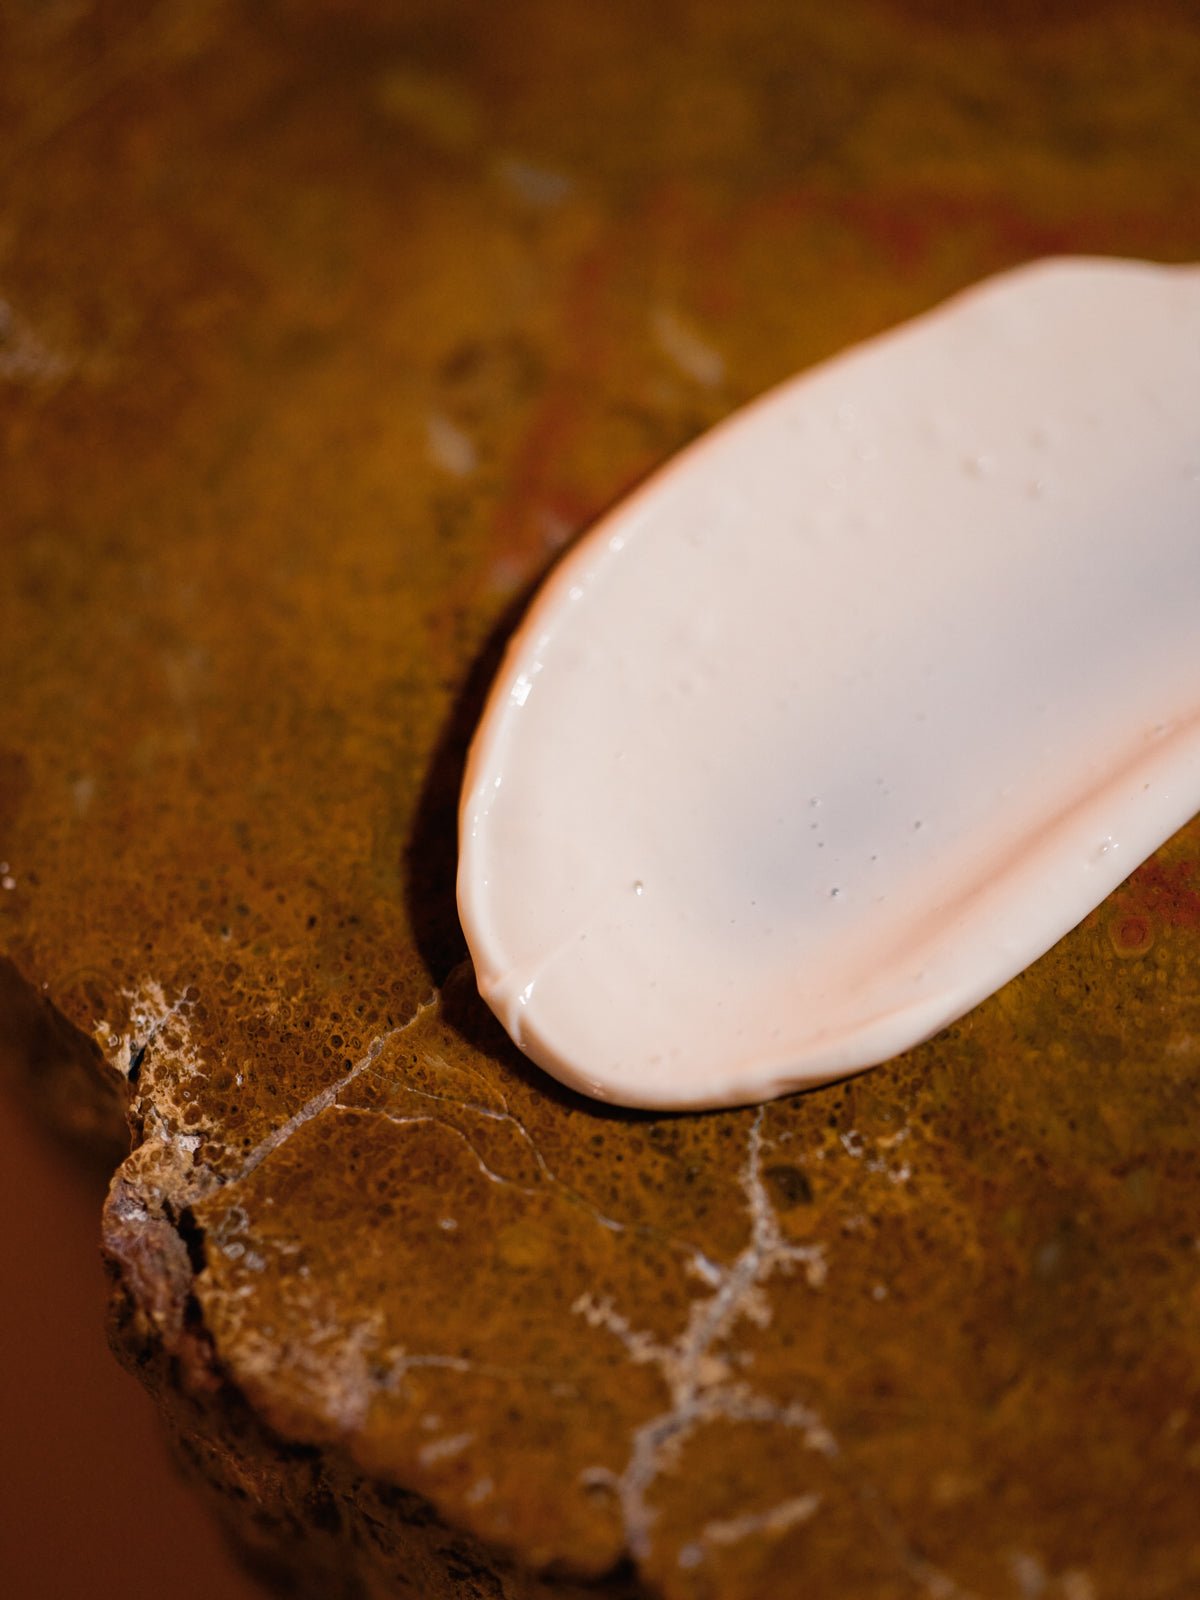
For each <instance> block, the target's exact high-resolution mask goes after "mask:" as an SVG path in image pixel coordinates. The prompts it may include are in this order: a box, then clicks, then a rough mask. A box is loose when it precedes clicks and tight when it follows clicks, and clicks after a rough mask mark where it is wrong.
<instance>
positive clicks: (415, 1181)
mask: <svg viewBox="0 0 1200 1600" xmlns="http://www.w3.org/2000/svg"><path fill="white" fill-rule="evenodd" d="M380 10H381V8H377V7H375V6H372V5H368V4H366V3H362V4H354V3H346V4H342V5H333V4H329V5H318V4H316V3H301V0H293V3H282V0H281V3H278V4H276V5H274V6H271V7H254V6H250V5H245V6H241V5H236V4H218V3H209V4H204V3H201V0H178V3H174V4H172V3H170V0H166V3H162V4H159V5H153V6H152V5H145V4H142V5H129V6H126V5H121V6H117V5H101V4H97V5H93V6H87V5H78V6H77V5H65V4H58V5H51V6H28V7H17V8H14V9H13V10H12V11H11V12H10V14H9V15H8V16H7V17H6V18H5V19H4V21H3V23H2V24H0V27H2V28H3V30H4V37H3V39H2V41H0V44H2V48H0V114H2V115H3V119H4V127H5V130H6V131H5V137H4V142H3V149H2V150H0V161H2V162H3V168H2V171H3V177H2V180H0V181H2V182H3V186H4V193H5V205H4V208H3V225H2V227H0V301H2V305H0V417H2V419H3V431H2V433H0V440H2V446H0V447H2V449H3V452H4V455H3V483H4V496H3V507H2V510H0V516H2V518H3V521H2V524H0V527H2V535H0V537H2V540H3V545H2V549H3V557H4V565H3V574H2V576H3V586H2V588H0V652H2V662H3V664H2V666H0V673H2V677H0V682H2V684H3V690H4V692H3V696H2V699H0V860H2V862H3V868H2V871H0V885H2V887H0V953H2V954H3V955H4V956H5V957H6V959H7V961H8V963H9V965H8V966H7V967H5V968H4V969H3V976H2V977H0V1006H3V1008H4V1010H3V1015H4V1021H5V1024H6V1028H7V1033H6V1050H7V1054H8V1055H10V1056H12V1057H13V1058H14V1059H15V1060H17V1062H18V1064H19V1065H22V1066H24V1065H27V1064H28V1063H29V1062H31V1061H34V1062H40V1063H41V1064H42V1069H43V1070H42V1071H41V1072H40V1073H39V1076H38V1082H39V1083H41V1084H42V1086H43V1088H42V1091H41V1092H42V1095H43V1099H44V1102H45V1103H46V1104H48V1105H50V1106H51V1108H52V1109H53V1107H54V1106H55V1105H57V1106H58V1108H59V1111H60V1113H61V1114H65V1115H66V1116H68V1117H69V1118H70V1119H72V1120H74V1122H75V1123H76V1125H77V1126H79V1127H80V1128H81V1131H83V1132H85V1133H86V1132H87V1131H88V1129H89V1127H90V1128H92V1129H93V1130H100V1131H103V1130H104V1129H105V1128H108V1127H111V1123H112V1113H111V1107H112V1106H113V1105H114V1104H115V1103H116V1102H115V1099H114V1094H113V1088H112V1085H113V1084H114V1082H116V1083H119V1082H120V1080H124V1082H125V1083H126V1084H127V1085H128V1086H129V1089H128V1093H129V1098H130V1110H131V1118H132V1124H133V1129H134V1136H135V1143H136V1148H135V1150H134V1152H133V1154H132V1155H131V1156H130V1157H129V1158H128V1160H127V1161H126V1162H125V1163H124V1165H123V1167H122V1168H121V1170H120V1171H119V1173H118V1174H117V1176H116V1178H115V1180H114V1185H113V1189H112V1194H111V1198H110V1202H109V1206H108V1210H107V1213H106V1219H105V1229H106V1235H105V1237H106V1246H107V1249H108V1252H109V1256H110V1259H111V1262H112V1268H113V1273H114V1283H115V1291H114V1296H115V1297H114V1306H115V1313H114V1315H115V1328H116V1333H117V1338H118V1342H119V1345H120V1347H121V1349H122V1351H123V1353H124V1355H125V1357H126V1359H127V1360H129V1361H130V1362H131V1363H132V1364H134V1365H136V1366H138V1367H139V1368H140V1369H141V1370H142V1371H143V1373H144V1375H145V1377H146V1378H147V1381H148V1382H149V1383H150V1384H151V1386H152V1387H153V1388H154V1389H155V1391H156V1392H157V1393H158V1394H159V1396H160V1398H161V1400H162V1403H163V1406H164V1409H165V1411H166V1413H167V1415H168V1417H169V1418H170V1420H171V1422H172V1425H173V1427H174V1428H175V1430H176V1432H177V1434H178V1435H179V1437H180V1439H181V1449H182V1450H183V1451H184V1453H185V1454H186V1455H187V1456H188V1458H189V1459H190V1460H191V1462H192V1464H193V1466H194V1467H195V1469H196V1472H197V1474H198V1476H199V1477H201V1478H202V1479H205V1480H207V1481H208V1482H209V1483H210V1484H211V1485H212V1486H213V1487H214V1489H215V1492H216V1494H217V1497H218V1498H219V1499H220V1500H221V1502H222V1503H223V1504H224V1506H225V1507H226V1514H227V1516H228V1517H229V1518H230V1520H231V1521H232V1522H234V1523H235V1524H236V1525H237V1527H238V1528H239V1530H240V1534H241V1537H242V1538H243V1540H244V1542H245V1543H246V1544H247V1545H248V1546H251V1547H253V1549H254V1550H255V1551H256V1553H257V1556H258V1559H259V1560H260V1562H263V1563H266V1564H267V1565H271V1566H274V1567H276V1568H278V1569H280V1570H283V1569H284V1568H286V1566H287V1564H288V1563H289V1562H293V1563H295V1565H296V1566H297V1567H298V1568H299V1570H300V1572H301V1575H302V1578H303V1580H304V1581H305V1582H307V1583H308V1585H309V1588H310V1590H311V1592H313V1593H319V1594H323V1595H331V1594H345V1595H347V1596H351V1595H359V1594H364V1593H365V1594H369V1595H379V1596H383V1595H391V1594H422V1595H430V1596H434V1595H439V1594H444V1595H452V1594H468V1595H469V1594H478V1595H507V1596H516V1595H523V1594H529V1595H534V1594H538V1595H542V1594H545V1595H552V1594H558V1595H567V1594H571V1593H573V1592H576V1591H578V1589H579V1585H580V1584H581V1583H585V1582H591V1581H592V1580H596V1581H601V1582H602V1588H603V1590H604V1592H607V1593H611V1594H614V1595H615V1594H619V1593H620V1594H629V1595H638V1596H643V1595H651V1594H654V1595H661V1596H666V1597H669V1600H774V1597H776V1596H778V1597H790V1596H791V1595H793V1594H795V1593H798V1592H804V1593H810V1594H814V1595H818V1596H833V1595H837V1596H838V1597H839V1600H858V1597H862V1600H868V1597H869V1600H875V1597H879V1600H890V1597H893V1596H894V1597H897V1600H900V1597H906V1596H910V1595H921V1594H928V1595H932V1596H935V1597H937V1596H941V1597H956V1596H967V1595H974V1596H978V1597H981V1600H991V1597H996V1600H1007V1597H1010V1596H1011V1597H1014V1600H1025V1597H1031V1600H1038V1597H1039V1596H1046V1597H1048V1600H1176V1597H1179V1600H1182V1597H1184V1596H1187V1595H1191V1594H1194V1593H1195V1592H1197V1590H1198V1589H1200V1533H1198V1532H1197V1519H1196V1514H1195V1508H1196V1505H1197V1495H1198V1492H1200V1244H1198V1233H1197V1224H1196V1214H1197V1196H1198V1186H1200V1185H1198V1180H1200V1175H1198V1173H1197V1159H1196V1155H1195V1149H1196V1142H1197V1139H1196V1135H1197V1127H1196V1114H1195V1104H1196V1087H1197V1074H1198V1070H1200V827H1198V826H1197V825H1193V826H1192V827H1191V828H1189V829H1186V830H1184V832H1183V833H1182V834H1181V835H1180V836H1179V837H1178V838H1177V839H1176V840H1174V841H1173V842H1172V843H1171V844H1170V845H1169V846H1167V847H1166V849H1165V850H1164V851H1163V852H1161V853H1160V856H1159V857H1158V858H1156V860H1155V861H1154V862H1152V863H1150V864H1149V865H1148V866H1147V867H1145V868H1143V869H1142V870H1141V871H1140V872H1139V873H1137V874H1136V875H1135V877H1134V879H1133V880H1132V881H1131V882H1130V883H1129V884H1127V885H1126V886H1125V887H1124V888H1123V889H1121V890H1120V891H1119V892H1118V894H1117V895H1116V896H1115V897H1114V898H1113V900H1112V901H1110V902H1109V903H1108V904H1106V905H1105V906H1103V907H1101V908H1100V909H1099V911H1097V912H1096V913H1095V914H1094V915H1093V916H1092V917H1091V918H1089V920H1088V921H1087V923H1086V924H1085V925H1084V926H1083V927H1082V928H1080V929H1079V930H1078V931H1077V932H1076V933H1074V934H1073V935H1072V936H1071V937H1070V938H1069V939H1067V940H1066V941H1064V943H1063V944H1062V945H1061V946H1060V947H1059V948H1058V949H1057V950H1056V951H1054V952H1053V953H1052V954H1051V955H1050V956H1048V957H1047V958H1046V959H1045V960H1044V961H1042V962H1041V963H1039V964H1038V966H1037V967H1036V968H1034V969H1033V970H1032V971H1031V972H1029V973H1027V974H1026V975H1025V976H1024V977H1022V978H1021V979H1019V980H1018V981H1017V982H1015V983H1013V984H1011V985H1010V986H1009V987H1008V988H1007V989H1006V990H1004V991H1003V992H1002V993H1001V994H999V995H998V996H996V997H995V998H994V999H993V1000H991V1001H990V1002H988V1004H987V1005H985V1006H983V1007H981V1008H980V1009H979V1010H978V1011H976V1012H975V1013H973V1014H972V1015H971V1016H970V1017H968V1018H967V1019H965V1020H964V1021H963V1022H962V1023H960V1024H958V1025H957V1026H955V1027H953V1028H951V1029H949V1030H948V1031H947V1032H946V1033H944V1034H943V1035H941V1036H940V1037H939V1038H938V1039H936V1040H934V1041H933V1042H932V1043H930V1044H928V1045H926V1046H924V1047H923V1048H922V1049H920V1050H918V1051H915V1052H913V1053H912V1054H910V1055H909V1056H907V1057H905V1058H903V1059H901V1060H900V1061H897V1062H896V1063H893V1064H892V1065H891V1066H888V1067H886V1068H883V1069H880V1070H879V1071H877V1072H875V1073H873V1074H870V1075H869V1076H867V1077H865V1078H862V1079H859V1080H857V1081H855V1082H853V1083H850V1084H847V1085H844V1086H840V1087H834V1088H831V1089H828V1090H825V1091H821V1092H819V1093H816V1094H812V1095H808V1096H804V1097H801V1098H797V1099H794V1100H791V1101H789V1102H787V1103H781V1104H776V1105H772V1106H770V1107H769V1108H767V1109H766V1110H764V1111H761V1112H753V1111H747V1112H737V1113H731V1114H721V1115H711V1116H703V1117H679V1118H670V1117H663V1118H651V1117H645V1116H634V1115H618V1114H613V1113H611V1112H605V1111H602V1110H600V1109H598V1108H596V1107H594V1106H590V1105H585V1104H583V1103H581V1102H578V1101H575V1100H574V1099H572V1098H570V1097H569V1096H567V1095H565V1094H564V1093H563V1092H561V1091H560V1090H558V1089H557V1088H556V1087H555V1086H554V1085H552V1084H550V1083H548V1082H546V1081H545V1080H544V1079H542V1078H541V1077H540V1076H538V1075H537V1074H536V1073H535V1072H534V1070H533V1069H532V1068H530V1067H528V1066H527V1065H526V1064H525V1063H523V1061H522V1060H521V1059H520V1058H519V1057H518V1056H516V1054H515V1053H514V1052H513V1051H512V1049H511V1047H509V1046H508V1044H507V1043H506V1041H505V1040H504V1038H503V1037H502V1035H501V1034H500V1033H499V1032H498V1030H497V1028H496V1027H495V1025H494V1024H493V1023H492V1022H491V1020H490V1018H489V1017H488V1016H487V1015H486V1014H484V1012H483V1010H482V1008H481V1007H480V1005H479V1003H478V1001H477V1000H476V999H475V998H474V995H473V986H472V982H471V978H470V973H469V971H468V970H467V969H466V968H465V967H464V965H463V963H462V955H463V951H462V945H461V941H460V936H459V934H458V930H457V924H456V920H455V917H454V907H453V883H452V878H453V854H454V815H453V813H454V801H455V794H456V788H457V782H458V775H459V771H460V767H461V761H462V756H463V751H464V746H465V740H466V737H467V734H468V732H469V729H470V726H471V723H472V719H473V716H474V713H475V710H476V708H477V706H478V701H479V695H480V692H481V690H482V687H483V686H484V684H485V683H486V680H487V676H488V672H489V670H490V665H491V663H492V662H493V661H494V659H495V649H496V645H497V642H498V641H499V640H500V639H502V637H503V634H504V631H505V629H506V628H507V627H508V626H509V625H510V624H511V620H512V617H513V615H514V614H515V610H514V608H515V607H517V606H519V603H520V600H521V596H522V595H523V593H524V592H525V591H526V589H527V587H528V585H529V584H530V583H531V582H532V581H534V580H536V578H537V577H538V576H539V575H540V573H541V572H542V571H543V570H544V569H545V566H546V564H547V562H548V561H549V560H550V559H551V558H552V556H553V554H554V552H555V551H556V550H557V549H558V548H559V547H561V545H562V544H563V543H564V541H565V540H567V539H568V538H569V537H570V536H571V534H572V533H573V532H575V531H576V530H577V529H578V528H580V527H581V526H582V525H583V524H584V523H585V522H586V521H587V520H588V519H589V517H591V516H592V515H593V514H594V513H595V512H596V511H597V510H599V509H600V508H601V507H603V506H604V505H605V504H606V503H608V502H609V501H611V500H612V499H613V498H614V497H615V496H616V495H617V494H619V493H620V492H621V490H622V489H623V488H625V487H626V486H627V485H628V484H629V483H630V482H632V481H634V480H635V479H636V478H637V477H638V476H639V475H640V474H642V473H643V472H645V471H646V470H647V469H648V468H649V467H650V466H652V465H653V464H654V463H655V462H656V461H658V460H660V459H661V458H662V457H664V456H665V455H666V454H668V453H669V452H670V451H671V450H672V449H673V448H674V447H676V446H677V445H679V444H680V443H682V442H683V441H684V440H686V439H688V438H690V437H692V436H693V435H694V434H695V433H696V432H697V431H698V430H699V429H701V428H703V427H704V426H706V425H707V424H708V423H710V422H712V421H714V420H716V419H717V418H718V417H720V416H722V415H724V414H725V413H726V412H727V411H728V410H729V409H730V408H731V407H732V406H733V405H735V404H737V403H738V402H740V401H741V400H743V399H745V398H748V397H749V396H751V395H752V394H754V393H756V392H758V391H759V390H761V389H762V388H763V387H764V386H765V385H767V384H768V383H770V382H771V381H773V380H775V379H778V378H782V377H784V376H786V375H788V374H790V373H791V372H793V371H795V370H796V369H798V368H800V367H802V366H804V365H805V364H807V363H809V362H811V361H813V360H814V359H817V358H819V357H820V356H822V355H825V354H827V353H830V352H832V351H834V350H836V349H838V348H839V347H841V346H842V345H843V344H845V343H846V342H847V341H849V340H851V339H853V338H856V337H858V336H861V335H864V334H867V333H870V332H872V331H874V330H876V329H879V328H881V327H884V326H887V325H888V324H890V323H892V322H893V321H895V320H896V319H898V318H900V317H902V316H905V315H907V314H910V313H912V312H915V311H917V310H919V309H921V308H923V307H925V306H927V305H929V304H931V303H932V302H933V301H935V300H936V299H937V298H939V297H940V296H942V295H943V294H945V293H946V292H948V291H950V290H952V289H954V288H956V287H959V286H961V285H962V284H964V283H966V282H969V281H971V280H973V279H975V278H977V277H979V276H981V275H982V274H984V273H986V272H988V271H991V270H994V269H997V268H999V267H1002V266H1005V265H1009V264H1012V263H1014V262H1016V261H1019V260H1022V259H1026V258H1028V257H1029V256H1032V255H1037V254H1042V253H1046V252H1051V251H1059V250H1073V251H1079V250H1095V251H1103V252H1119V253H1125V254H1140V255H1148V256H1153V257H1157V258H1160V259H1185V258H1194V257H1200V122H1198V120H1197V118H1196V117H1195V114H1194V110H1195V106H1196V105H1197V104H1198V103H1200V37H1198V36H1197V34H1196V32H1195V29H1194V27H1193V26H1190V25H1189V18H1188V12H1187V9H1186V8H1183V7H1172V6H1169V5H1166V4H1154V5H1146V6H1142V7H1140V8H1139V9H1138V11H1137V13H1136V15H1135V14H1133V12H1132V10H1131V9H1130V8H1124V7H1120V6H1117V5H1101V6H1095V7H1092V8H1089V9H1088V10H1087V11H1083V10H1082V9H1081V8H1078V7H1075V6H1070V5H1067V4H1064V3H1057V4H1055V5H1053V6H1047V7H1040V8H1035V7H1033V6H1026V5H1023V4H1019V3H1017V0H1006V3H1005V4H1003V5H1000V6H991V7H987V8H983V7H980V8H979V9H978V11H976V10H975V9H974V8H968V9H965V10H964V9H961V8H958V7H954V8H951V7H949V6H945V5H941V4H930V3H916V0H912V3H907V0H905V3H902V0H892V3H886V4H885V3H882V0H880V3H876V4H867V3H865V0H846V3H845V4H843V5H841V6H839V7H837V8H834V9H829V8H822V7H817V6H807V5H805V6H794V5H786V6H785V5H778V6H770V5H766V4H743V5H739V6H736V7H728V6H725V5H723V4H720V5H718V4H716V3H711V4H710V3H695V4H689V5H665V6H658V7H645V6H635V5H633V4H616V5H594V6H584V5H579V6H572V5H563V4H561V3H550V0H543V3H536V0H518V3H516V4H514V5H512V6H507V7H504V8H496V7H490V6H487V5H485V4H483V3H482V0H480V3H479V4H477V5H460V6H449V5H442V4H433V3H427V4H423V5H422V4H413V5H408V6H406V7H404V8H397V12H396V14H395V15H394V16H393V17H392V18H391V20H385V19H383V18H382V17H381V16H380V15H379V12H380ZM752 538H753V535H752V530H750V531H748V535H747V540H748V553H750V552H752ZM1104 642H1105V641H1104V639H1103V638H1098V639H1097V641H1096V647H1097V649H1098V650H1102V649H1103V648H1104ZM63 1071H65V1072H66V1073H67V1076H66V1077H63V1076H62V1072H63ZM65 1085H69V1087H64V1086H65ZM92 1085H94V1086H95V1087H94V1090H93V1089H92V1088H91V1087H89V1086H92ZM106 1107H107V1108H109V1109H107V1110H106ZM539 1575H540V1576H539Z"/></svg>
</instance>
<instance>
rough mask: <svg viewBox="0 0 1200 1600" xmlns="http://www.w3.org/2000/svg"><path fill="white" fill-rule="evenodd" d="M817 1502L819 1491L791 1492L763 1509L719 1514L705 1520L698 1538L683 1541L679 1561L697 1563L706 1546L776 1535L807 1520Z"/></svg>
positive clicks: (688, 1564) (680, 1562)
mask: <svg viewBox="0 0 1200 1600" xmlns="http://www.w3.org/2000/svg"><path fill="white" fill-rule="evenodd" d="M820 1505H821V1496H820V1495H819V1494H800V1495H793V1497H792V1498H791V1499H790V1500H783V1501H781V1502H780V1503H779V1504H778V1505H776V1506H771V1507H769V1508H768V1509H767V1510H766V1511H748V1512H746V1513H745V1514H744V1515H742V1516H740V1517H719V1518H716V1519H714V1520H713V1521H712V1522H706V1523H705V1524H704V1526H703V1528H701V1530H700V1536H699V1538H698V1539H696V1540H694V1541H693V1542H692V1543H690V1544H685V1545H684V1546H683V1547H682V1549H681V1550H680V1552H679V1565H680V1566H681V1567H683V1568H684V1569H687V1568H689V1567H698V1566H699V1565H700V1564H701V1562H702V1561H703V1560H704V1558H705V1556H706V1555H707V1553H708V1551H707V1549H706V1548H705V1547H706V1546H707V1547H708V1548H712V1547H713V1546H718V1547H721V1546H728V1545H733V1544H740V1543H741V1541H742V1540H743V1539H749V1538H751V1537H752V1536H753V1535H754V1534H756V1533H765V1534H766V1535H767V1536H768V1537H769V1538H778V1537H779V1536H780V1534H784V1533H786V1532H787V1531H788V1529H789V1528H795V1527H797V1526H799V1524H800V1523H802V1522H807V1521H808V1520H809V1519H810V1518H811V1517H812V1516H814V1515H815V1514H816V1512H817V1511H818V1509H819V1508H820Z"/></svg>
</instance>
